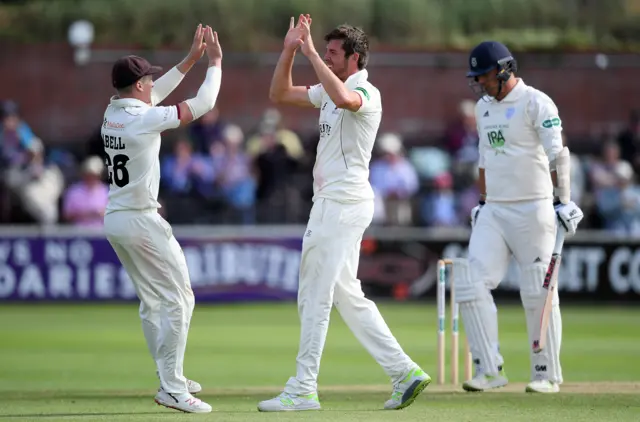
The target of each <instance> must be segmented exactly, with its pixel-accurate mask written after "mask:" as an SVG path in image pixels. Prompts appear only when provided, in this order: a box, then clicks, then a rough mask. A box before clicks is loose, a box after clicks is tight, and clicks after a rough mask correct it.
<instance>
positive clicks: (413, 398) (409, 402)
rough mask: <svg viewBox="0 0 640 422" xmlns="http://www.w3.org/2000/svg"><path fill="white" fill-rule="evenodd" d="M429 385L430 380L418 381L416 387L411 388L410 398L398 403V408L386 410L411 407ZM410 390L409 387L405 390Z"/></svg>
mask: <svg viewBox="0 0 640 422" xmlns="http://www.w3.org/2000/svg"><path fill="white" fill-rule="evenodd" d="M429 384H431V378H427V379H424V380H422V381H420V382H419V383H418V384H417V385H415V386H412V387H413V392H412V393H411V396H410V397H409V398H408V399H407V400H405V401H404V402H402V403H400V406H398V407H394V408H393V409H388V410H401V409H404V408H406V407H409V406H411V405H412V404H413V402H414V401H416V399H417V398H418V396H419V395H420V393H422V392H423V391H424V389H425V388H427V386H428V385H429ZM410 390H411V387H409V388H408V389H407V391H410ZM405 394H406V393H405Z"/></svg>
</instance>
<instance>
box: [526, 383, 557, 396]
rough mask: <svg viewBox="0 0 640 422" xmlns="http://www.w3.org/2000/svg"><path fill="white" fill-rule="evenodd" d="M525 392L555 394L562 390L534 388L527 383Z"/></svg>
mask: <svg viewBox="0 0 640 422" xmlns="http://www.w3.org/2000/svg"><path fill="white" fill-rule="evenodd" d="M524 391H525V393H538V394H555V393H559V392H560V390H555V391H540V390H534V389H533V388H531V387H529V386H528V385H527V387H526V388H525V389H524Z"/></svg>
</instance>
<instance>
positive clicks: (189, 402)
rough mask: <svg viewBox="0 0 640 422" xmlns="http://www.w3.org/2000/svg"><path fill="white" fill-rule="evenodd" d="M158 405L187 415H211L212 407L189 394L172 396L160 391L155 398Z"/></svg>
mask: <svg viewBox="0 0 640 422" xmlns="http://www.w3.org/2000/svg"><path fill="white" fill-rule="evenodd" d="M155 401H156V403H158V404H159V405H160V406H164V407H168V408H170V409H175V410H180V411H181V412H185V413H209V412H211V406H209V405H208V404H207V403H205V402H203V401H202V400H200V399H197V398H195V397H193V396H192V395H191V394H189V393H182V394H171V393H167V392H166V391H164V390H163V389H160V390H159V391H158V393H157V394H156V397H155Z"/></svg>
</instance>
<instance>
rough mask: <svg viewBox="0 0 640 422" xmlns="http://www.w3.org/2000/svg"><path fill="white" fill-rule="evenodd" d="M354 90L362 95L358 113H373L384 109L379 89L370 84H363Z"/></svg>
mask: <svg viewBox="0 0 640 422" xmlns="http://www.w3.org/2000/svg"><path fill="white" fill-rule="evenodd" d="M353 90H354V92H356V93H357V94H358V95H360V100H361V101H362V104H361V105H360V108H359V109H358V111H357V112H356V113H371V112H374V111H380V110H381V109H382V101H381V98H380V92H379V91H378V90H377V89H375V88H373V87H372V86H370V85H368V84H362V85H358V86H356V87H355V88H354V89H353Z"/></svg>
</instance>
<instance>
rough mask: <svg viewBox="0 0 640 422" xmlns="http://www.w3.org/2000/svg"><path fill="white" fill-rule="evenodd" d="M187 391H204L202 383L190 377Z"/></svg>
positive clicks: (192, 392) (193, 392) (195, 392)
mask: <svg viewBox="0 0 640 422" xmlns="http://www.w3.org/2000/svg"><path fill="white" fill-rule="evenodd" d="M187 391H189V394H198V393H199V392H201V391H202V386H201V385H200V383H199V382H197V381H194V380H190V379H188V380H187Z"/></svg>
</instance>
